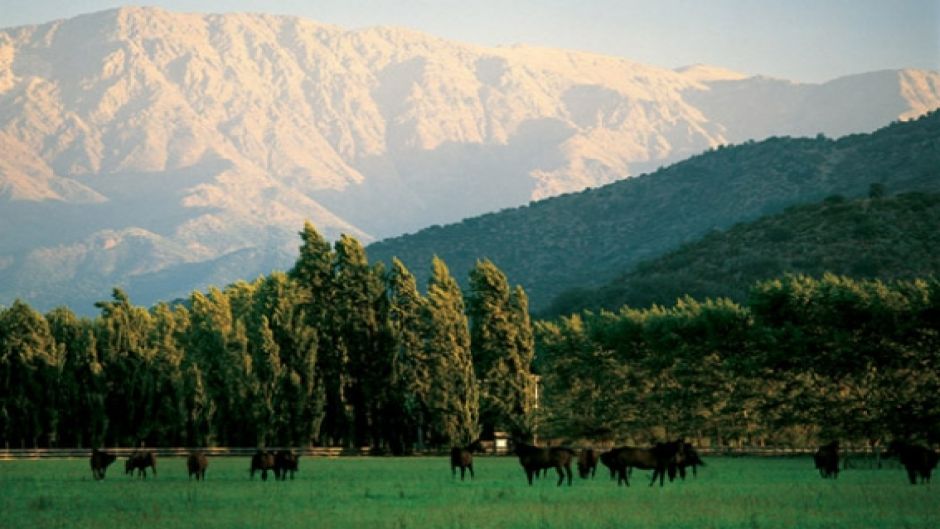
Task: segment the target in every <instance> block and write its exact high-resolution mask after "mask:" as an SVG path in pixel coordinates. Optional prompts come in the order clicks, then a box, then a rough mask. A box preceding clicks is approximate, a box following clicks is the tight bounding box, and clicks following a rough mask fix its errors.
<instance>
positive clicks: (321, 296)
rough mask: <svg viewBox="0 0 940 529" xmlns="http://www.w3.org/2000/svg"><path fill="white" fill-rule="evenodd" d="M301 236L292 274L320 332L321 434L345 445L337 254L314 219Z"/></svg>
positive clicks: (346, 424) (348, 420) (347, 418)
mask: <svg viewBox="0 0 940 529" xmlns="http://www.w3.org/2000/svg"><path fill="white" fill-rule="evenodd" d="M300 237H301V240H302V244H301V246H300V255H299V256H298V258H297V261H296V263H295V264H294V267H293V268H292V269H291V271H290V277H291V279H293V280H295V281H296V282H297V284H298V286H299V288H301V289H302V291H303V292H304V299H305V302H304V304H303V310H304V314H305V316H306V319H307V326H308V327H309V328H311V329H314V331H315V332H316V341H317V344H318V347H317V348H318V354H317V365H316V373H317V375H316V376H317V377H318V378H319V379H320V380H321V382H322V392H323V398H324V404H323V406H324V412H323V413H324V415H323V418H322V425H321V428H320V435H319V437H320V439H321V440H322V442H324V443H325V444H337V443H340V444H343V443H345V442H346V441H347V439H348V437H349V431H350V429H351V418H350V416H349V413H348V411H347V407H346V404H347V402H346V394H345V386H346V378H347V373H346V363H347V360H348V359H347V352H346V349H345V344H344V343H343V342H342V340H339V339H338V333H339V329H338V324H339V321H338V319H337V317H336V314H335V310H334V302H335V298H336V284H335V281H334V276H333V273H334V272H333V267H334V261H335V259H336V257H335V254H334V253H333V249H332V246H331V245H330V243H329V241H327V240H326V239H325V238H324V237H323V236H322V235H321V234H320V233H319V232H318V231H317V230H316V228H315V227H314V226H313V224H311V223H310V222H305V223H304V228H303V231H301V232H300Z"/></svg>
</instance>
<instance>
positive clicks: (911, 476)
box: [907, 467, 917, 485]
mask: <svg viewBox="0 0 940 529" xmlns="http://www.w3.org/2000/svg"><path fill="white" fill-rule="evenodd" d="M907 479H908V480H909V481H910V482H911V485H917V471H916V470H914V467H907Z"/></svg>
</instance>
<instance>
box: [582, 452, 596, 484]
mask: <svg viewBox="0 0 940 529" xmlns="http://www.w3.org/2000/svg"><path fill="white" fill-rule="evenodd" d="M597 459H598V454H597V452H595V451H594V449H593V448H585V449H583V450H581V452H580V453H578V475H579V476H581V479H587V477H588V476H591V478H593V477H594V475H595V474H596V473H597Z"/></svg>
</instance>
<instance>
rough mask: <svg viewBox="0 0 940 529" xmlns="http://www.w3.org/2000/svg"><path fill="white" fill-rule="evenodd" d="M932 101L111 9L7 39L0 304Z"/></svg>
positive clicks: (527, 51) (836, 131) (181, 276)
mask: <svg viewBox="0 0 940 529" xmlns="http://www.w3.org/2000/svg"><path fill="white" fill-rule="evenodd" d="M937 107H940V74H938V73H937V72H931V71H918V70H901V71H883V72H874V73H869V74H862V75H857V76H851V77H845V78H840V79H836V80H834V81H831V82H829V83H825V84H822V85H809V84H799V83H792V82H789V81H785V80H778V79H768V78H763V77H751V76H748V75H744V74H741V73H737V72H732V71H728V70H725V69H722V68H718V67H711V66H704V65H695V66H691V67H687V68H681V69H677V70H671V69H666V68H659V67H654V66H649V65H644V64H639V63H636V62H631V61H629V60H627V59H622V58H617V57H608V56H602V55H596V54H590V53H583V52H574V51H565V50H557V49H545V48H535V47H519V46H517V47H507V48H486V47H480V46H474V45H470V44H464V43H459V42H453V41H448V40H445V39H441V38H437V37H433V36H430V35H427V34H423V33H419V32H415V31H410V30H405V29H399V28H388V27H376V28H367V29H360V30H345V29H343V28H339V27H335V26H330V25H324V24H320V23H317V22H313V21H310V20H304V19H300V18H295V17H286V16H268V15H248V14H226V15H200V14H180V13H173V12H168V11H164V10H161V9H153V8H121V9H117V10H111V11H105V12H99V13H92V14H88V15H83V16H79V17H75V18H71V19H68V20H60V21H54V22H50V23H48V24H42V25H37V26H24V27H17V28H9V29H5V30H0V153H2V154H0V303H3V304H7V303H9V302H10V300H12V298H13V297H17V296H18V297H22V298H24V299H27V300H28V301H30V302H31V303H34V304H35V305H36V306H38V307H40V308H48V307H50V306H52V305H54V304H56V303H62V302H67V303H69V304H72V305H76V308H77V309H79V310H84V309H86V308H87V307H88V304H89V302H90V301H92V300H95V299H101V298H103V297H106V296H107V295H108V292H109V288H110V286H112V285H118V284H123V285H126V286H128V287H129V288H130V290H131V294H132V295H135V294H137V295H138V296H139V297H140V298H141V299H139V300H138V301H141V302H147V303H149V302H151V301H152V300H153V299H156V298H170V297H174V296H179V295H185V294H186V293H187V292H188V291H189V290H191V289H192V288H195V287H203V286H204V285H205V283H206V282H215V283H217V284H218V283H224V282H227V281H231V280H233V279H236V278H243V277H244V278H250V277H252V276H253V275H256V274H257V273H259V272H266V271H268V270H269V268H270V267H274V266H280V267H285V266H289V264H290V262H291V255H292V253H293V250H294V248H295V247H296V246H297V244H298V241H299V239H297V237H296V232H297V231H298V230H299V229H300V227H301V226H302V223H303V220H304V219H311V220H312V221H313V222H314V223H315V224H316V225H317V226H318V227H319V228H320V229H321V230H322V231H324V232H325V233H326V234H327V235H328V236H331V237H332V236H336V235H338V234H339V233H341V232H345V233H350V234H352V235H355V236H356V237H358V238H360V240H363V241H370V240H373V239H375V238H381V237H385V236H389V235H395V234H400V233H403V232H407V231H413V230H415V229H418V228H421V227H424V226H427V225H431V224H436V223H446V222H451V221H456V220H459V219H461V218H464V217H467V216H471V215H476V214H480V213H485V212H488V211H494V210H498V209H500V208H505V207H512V206H517V205H520V204H523V203H526V202H528V201H530V200H536V199H539V198H544V197H548V196H552V195H556V194H560V193H566V192H572V191H577V190H580V189H583V188H585V187H593V186H598V185H602V184H604V183H608V182H611V181H614V180H617V179H621V178H625V177H628V176H630V175H635V174H638V173H640V172H644V171H646V170H649V169H651V168H655V167H657V166H659V165H664V164H667V163H670V162H672V161H676V160H678V159H682V158H685V157H687V156H688V155H691V154H694V153H697V152H700V151H702V150H704V149H707V148H709V147H713V146H716V145H719V144H724V143H729V142H739V141H744V140H748V139H760V138H763V137H766V136H769V135H815V134H817V133H819V132H822V133H825V134H827V135H841V134H845V133H850V132H867V131H870V130H873V129H875V128H876V127H879V126H882V125H884V124H886V123H887V122H890V121H892V120H895V119H904V118H909V117H914V116H917V115H920V114H922V113H923V112H926V111H928V110H931V109H934V108H937ZM135 289H136V290H135Z"/></svg>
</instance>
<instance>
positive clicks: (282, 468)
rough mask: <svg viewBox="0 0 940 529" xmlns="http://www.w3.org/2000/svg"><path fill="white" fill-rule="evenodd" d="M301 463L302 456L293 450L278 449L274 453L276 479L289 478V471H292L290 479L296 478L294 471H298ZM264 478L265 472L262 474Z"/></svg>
mask: <svg viewBox="0 0 940 529" xmlns="http://www.w3.org/2000/svg"><path fill="white" fill-rule="evenodd" d="M299 464H300V456H299V455H297V454H295V453H294V451H293V450H278V451H277V452H275V453H274V479H280V480H281V481H284V480H286V479H287V473H288V472H290V479H294V472H297V470H298V466H299ZM261 478H262V479H264V474H263V473H262V474H261Z"/></svg>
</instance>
